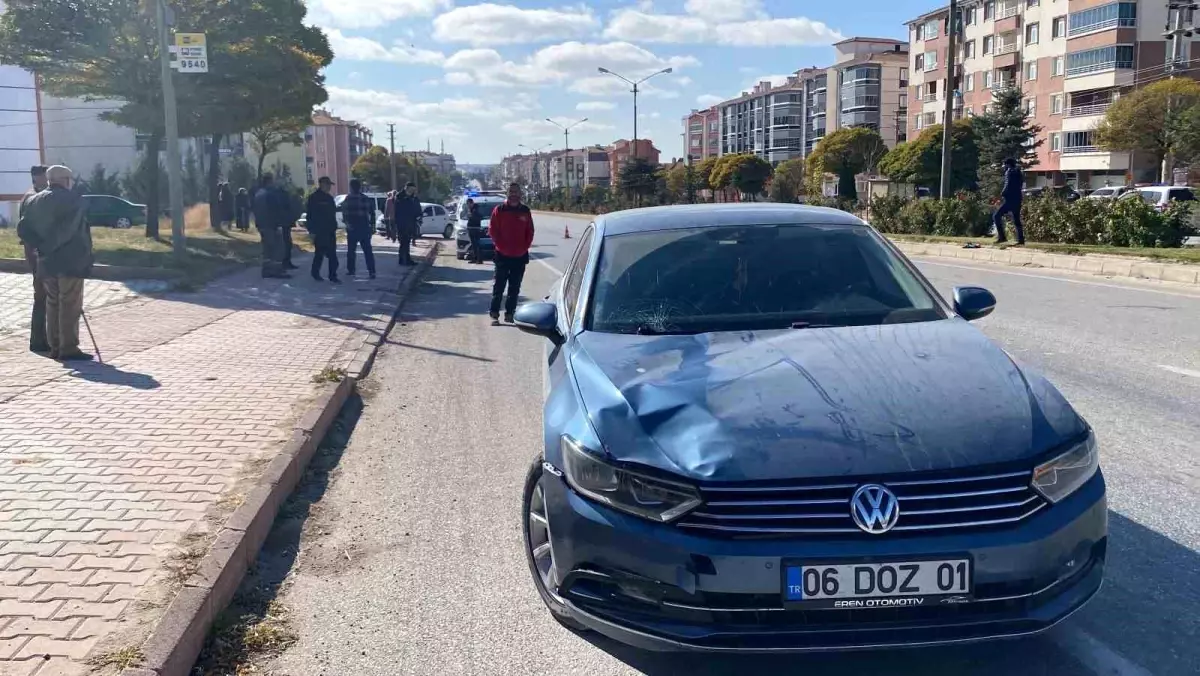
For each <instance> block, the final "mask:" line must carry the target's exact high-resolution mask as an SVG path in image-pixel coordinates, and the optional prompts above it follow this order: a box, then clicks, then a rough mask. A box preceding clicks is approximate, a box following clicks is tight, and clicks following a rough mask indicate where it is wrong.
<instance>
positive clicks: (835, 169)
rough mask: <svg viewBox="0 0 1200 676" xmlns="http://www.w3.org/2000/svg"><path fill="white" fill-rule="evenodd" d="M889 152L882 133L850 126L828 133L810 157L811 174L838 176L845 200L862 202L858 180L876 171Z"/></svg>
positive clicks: (840, 189)
mask: <svg viewBox="0 0 1200 676" xmlns="http://www.w3.org/2000/svg"><path fill="white" fill-rule="evenodd" d="M886 153H887V145H886V144H885V143H884V142H883V137H881V136H880V135H879V132H877V131H874V130H873V129H866V128H864V127H847V128H843V129H838V130H837V131H835V132H833V133H831V134H828V135H827V136H825V137H824V138H822V139H821V140H820V141H818V142H817V145H816V147H814V148H813V151H812V153H811V154H810V155H809V156H808V160H807V161H808V162H809V163H810V167H809V173H810V174H817V173H819V172H816V171H815V169H816V168H817V167H820V168H821V170H822V172H829V173H831V174H837V177H838V195H839V196H840V197H842V198H843V199H851V200H853V199H858V188H857V186H856V185H855V182H854V177H855V176H857V175H858V174H860V173H862V172H863V171H866V170H874V169H875V168H876V165H877V164H878V163H879V161H880V160H881V159H882V158H883V157H884V155H885V154H886Z"/></svg>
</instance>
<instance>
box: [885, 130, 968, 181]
mask: <svg viewBox="0 0 1200 676" xmlns="http://www.w3.org/2000/svg"><path fill="white" fill-rule="evenodd" d="M951 136H952V139H951V148H950V189H951V191H952V192H958V191H959V190H974V189H975V188H976V186H977V185H978V180H979V149H978V147H977V146H976V143H975V130H974V126H973V124H972V121H971V120H956V121H955V122H954V131H953V133H952V134H951ZM879 170H880V171H881V172H882V173H883V174H884V175H886V176H887V177H888V178H890V179H891V180H893V181H897V182H900V183H911V184H913V185H917V186H921V187H926V188H936V187H938V185H940V183H941V176H942V125H940V124H935V125H933V126H931V127H926V128H925V129H923V130H922V131H921V134H920V135H919V136H918V137H917V138H915V139H913V140H911V141H908V142H907V143H901V144H899V145H897V146H896V147H895V148H893V149H892V150H891V152H889V153H888V154H887V155H886V156H884V158H883V159H882V160H880V162H879Z"/></svg>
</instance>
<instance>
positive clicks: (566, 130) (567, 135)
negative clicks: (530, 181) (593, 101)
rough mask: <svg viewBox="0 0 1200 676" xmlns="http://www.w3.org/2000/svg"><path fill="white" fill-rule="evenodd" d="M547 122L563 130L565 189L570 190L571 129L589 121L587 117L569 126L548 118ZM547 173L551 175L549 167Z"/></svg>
mask: <svg viewBox="0 0 1200 676" xmlns="http://www.w3.org/2000/svg"><path fill="white" fill-rule="evenodd" d="M546 121H547V122H549V123H550V124H552V125H554V126H556V127H558V128H559V129H562V130H563V158H562V167H563V169H562V170H563V188H567V189H570V187H571V177H570V175H568V174H567V155H568V154H569V153H570V152H571V129H572V128H574V127H575V126H576V125H580V124H583V123H584V122H587V121H588V119H587V118H586V117H585V118H583V119H582V120H578V121H575V122H572V123H571V124H568V125H562V124H559V123H558V122H555V121H554V120H551V119H550V118H548V117H547V118H546ZM546 171H547V173H549V171H550V168H549V167H547V168H546Z"/></svg>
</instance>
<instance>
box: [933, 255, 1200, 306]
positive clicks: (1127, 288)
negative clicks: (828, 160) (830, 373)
mask: <svg viewBox="0 0 1200 676" xmlns="http://www.w3.org/2000/svg"><path fill="white" fill-rule="evenodd" d="M912 258H913V259H914V260H917V261H920V263H921V264H922V265H937V266H940V267H943V268H957V269H959V270H973V271H975V272H994V273H996V274H998V275H1012V276H1013V277H1029V278H1030V279H1049V280H1052V281H1056V282H1067V283H1068V284H1082V285H1084V286H1098V287H1102V288H1105V289H1121V290H1122V291H1144V292H1146V293H1158V294H1162V295H1164V296H1179V297H1180V298H1191V299H1193V300H1198V299H1200V295H1196V294H1190V293H1176V292H1173V291H1160V290H1158V289H1147V288H1145V287H1141V286H1124V285H1122V284H1105V283H1104V282H1089V281H1084V280H1082V279H1070V278H1067V277H1056V276H1053V275H1033V274H1030V273H1028V272H1012V271H1011V270H995V269H993V267H992V266H986V267H985V266H982V265H980V266H974V265H954V264H952V263H935V262H933V261H931V260H929V259H927V258H924V257H922V256H913V257H912Z"/></svg>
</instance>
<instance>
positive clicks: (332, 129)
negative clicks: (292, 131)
mask: <svg viewBox="0 0 1200 676" xmlns="http://www.w3.org/2000/svg"><path fill="white" fill-rule="evenodd" d="M371 139H372V134H371V130H370V129H367V128H366V127H364V126H363V125H361V124H358V123H357V122H351V121H349V120H343V119H342V118H340V117H335V116H334V115H333V114H331V113H330V112H329V111H328V110H324V109H318V110H317V111H315V112H314V113H313V120H312V125H311V126H310V127H309V128H308V129H307V130H306V131H305V132H304V144H305V158H304V159H305V181H306V184H307V185H309V186H313V185H316V182H317V179H319V178H320V177H322V176H328V177H330V178H331V179H333V186H334V190H336V191H337V192H347V191H348V190H349V189H350V168H351V167H353V166H354V162H355V161H356V160H358V158H359V157H361V156H362V155H363V154H364V153H366V152H367V149H368V148H370V147H371Z"/></svg>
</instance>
